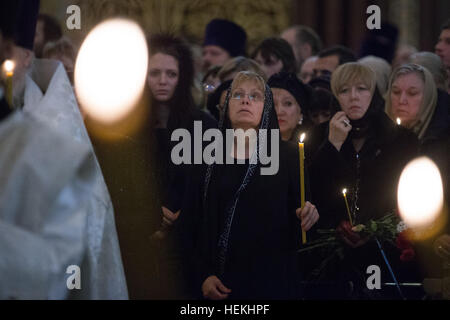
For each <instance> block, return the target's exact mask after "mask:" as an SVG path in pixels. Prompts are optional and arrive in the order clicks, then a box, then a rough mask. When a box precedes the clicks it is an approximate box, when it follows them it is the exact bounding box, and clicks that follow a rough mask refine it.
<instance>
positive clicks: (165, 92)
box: [147, 53, 179, 102]
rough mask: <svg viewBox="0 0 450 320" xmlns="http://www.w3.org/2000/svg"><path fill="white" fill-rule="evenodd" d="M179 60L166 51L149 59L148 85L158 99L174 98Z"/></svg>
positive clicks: (164, 100) (163, 100) (165, 100)
mask: <svg viewBox="0 0 450 320" xmlns="http://www.w3.org/2000/svg"><path fill="white" fill-rule="evenodd" d="M178 79H179V69H178V61H177V60H176V59H175V58H174V57H172V56H170V55H168V54H164V53H156V54H154V55H152V56H151V57H150V59H149V61H148V78H147V82H148V86H149V87H150V90H151V92H152V95H153V97H154V98H155V99H156V101H160V102H167V101H169V100H170V99H172V97H173V95H174V93H175V89H176V87H177V84H178Z"/></svg>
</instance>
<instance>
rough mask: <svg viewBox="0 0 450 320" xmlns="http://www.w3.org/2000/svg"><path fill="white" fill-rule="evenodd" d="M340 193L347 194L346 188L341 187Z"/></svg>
mask: <svg viewBox="0 0 450 320" xmlns="http://www.w3.org/2000/svg"><path fill="white" fill-rule="evenodd" d="M342 194H343V195H344V196H345V195H346V194H347V189H346V188H344V189H342Z"/></svg>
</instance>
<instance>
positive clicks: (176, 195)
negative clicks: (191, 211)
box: [92, 111, 216, 299]
mask: <svg viewBox="0 0 450 320" xmlns="http://www.w3.org/2000/svg"><path fill="white" fill-rule="evenodd" d="M190 119H191V121H190V124H191V125H189V126H188V127H187V128H185V129H187V130H188V131H189V132H190V133H191V136H193V121H195V120H201V121H202V123H203V130H206V129H208V128H211V127H215V126H216V122H215V120H213V119H212V118H211V117H210V116H209V115H207V114H206V113H204V112H201V111H194V113H193V114H192V117H191V118H190ZM147 124H148V125H147V126H144V127H143V128H141V130H140V131H138V132H135V133H134V134H133V135H132V136H127V137H123V136H120V137H117V139H116V140H112V141H109V140H108V141H107V140H100V139H98V138H97V137H93V139H92V141H93V144H94V147H95V150H96V154H97V157H98V160H99V163H100V166H101V168H102V171H103V175H104V178H105V182H106V185H107V187H108V190H109V192H110V195H111V200H112V203H113V206H114V213H115V219H116V227H117V233H118V237H119V244H120V249H121V254H122V260H123V264H124V271H125V276H126V279H127V286H128V292H129V296H130V298H131V299H168V298H179V297H182V296H183V295H184V293H183V291H184V288H183V283H182V276H181V275H180V271H179V265H180V260H179V258H178V256H177V254H176V252H175V251H174V248H173V242H174V240H173V239H172V237H169V238H168V239H167V238H166V239H165V241H164V242H155V241H151V236H152V234H153V233H154V232H155V231H157V230H158V229H159V228H160V226H161V222H162V211H161V206H162V205H164V206H166V207H168V208H169V209H171V210H172V211H176V210H178V209H182V210H183V208H182V203H183V201H184V198H185V197H186V196H187V192H186V190H187V189H186V188H187V181H188V180H189V176H190V170H191V168H192V165H179V166H176V165H174V164H173V163H172V161H171V156H170V154H171V149H172V146H173V145H174V144H175V142H171V141H170V134H171V130H170V129H169V130H166V129H156V130H155V129H152V128H151V127H150V125H149V124H150V122H148V123H147ZM174 129H175V128H174Z"/></svg>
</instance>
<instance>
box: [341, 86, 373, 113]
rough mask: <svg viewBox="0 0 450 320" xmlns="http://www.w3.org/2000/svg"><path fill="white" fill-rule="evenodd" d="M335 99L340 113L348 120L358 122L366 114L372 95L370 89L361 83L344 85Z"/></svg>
mask: <svg viewBox="0 0 450 320" xmlns="http://www.w3.org/2000/svg"><path fill="white" fill-rule="evenodd" d="M337 99H338V101H339V104H340V106H341V109H342V111H344V112H345V114H346V115H347V117H348V118H349V119H350V120H359V119H361V118H362V117H363V116H364V115H365V114H366V112H367V109H368V108H369V105H370V101H371V100H372V93H371V92H370V88H369V87H368V86H366V85H365V84H363V83H362V82H356V83H354V84H352V85H344V86H343V87H342V88H341V89H340V90H339V92H338V95H337Z"/></svg>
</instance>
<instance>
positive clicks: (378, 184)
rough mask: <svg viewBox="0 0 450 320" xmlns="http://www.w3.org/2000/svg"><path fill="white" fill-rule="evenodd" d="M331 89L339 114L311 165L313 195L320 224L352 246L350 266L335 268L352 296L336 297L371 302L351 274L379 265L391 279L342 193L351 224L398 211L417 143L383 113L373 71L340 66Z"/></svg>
mask: <svg viewBox="0 0 450 320" xmlns="http://www.w3.org/2000/svg"><path fill="white" fill-rule="evenodd" d="M331 89H332V92H333V94H334V96H335V97H336V99H337V101H338V103H339V107H340V111H339V112H337V113H336V114H335V115H334V116H333V117H332V119H331V120H330V123H329V133H328V138H327V139H326V141H324V143H323V144H322V146H321V147H320V148H319V151H318V152H317V154H316V157H315V158H314V159H313V161H312V164H311V170H310V172H311V187H312V194H313V197H314V201H315V202H316V204H317V207H318V209H319V212H321V225H322V226H326V227H331V228H337V229H338V230H339V232H340V235H341V238H342V240H343V241H344V242H345V243H346V244H347V245H348V250H349V254H348V255H347V256H348V257H349V258H348V260H346V263H347V265H346V266H345V267H344V266H342V265H340V266H341V267H342V269H339V268H340V266H338V265H337V266H336V269H335V271H336V278H335V279H334V280H336V281H337V282H338V283H339V284H340V285H345V284H346V283H348V282H350V281H351V282H352V283H353V284H354V291H353V292H350V293H349V292H342V291H339V290H338V292H336V293H335V294H336V296H335V298H337V297H339V298H368V297H367V296H366V295H365V292H364V288H366V284H365V279H364V278H361V277H356V276H355V274H353V273H351V274H350V273H348V271H349V270H358V271H359V272H360V273H361V274H365V270H366V268H367V266H368V265H371V264H376V265H378V266H380V267H381V269H382V272H383V276H384V275H386V277H389V273H388V272H387V269H386V267H385V264H384V262H383V261H382V259H381V255H380V253H379V251H378V249H377V247H376V245H375V244H374V243H373V242H367V239H364V238H362V237H361V236H360V235H359V234H358V233H356V232H354V231H353V230H352V228H351V225H350V223H349V220H350V219H349V217H348V214H347V209H346V206H345V202H344V201H343V197H342V190H343V189H344V188H346V189H347V198H348V202H349V207H350V215H351V220H352V222H353V225H357V224H361V223H362V224H364V223H367V222H368V221H369V220H370V219H377V218H380V217H382V216H384V215H386V214H387V213H388V212H392V210H394V209H396V208H397V203H396V194H397V192H396V187H397V183H398V179H399V177H400V174H401V172H402V169H403V167H404V166H405V165H406V164H407V163H408V161H410V160H411V159H413V158H414V157H415V156H416V154H417V139H416V138H415V137H414V135H413V134H412V133H410V132H408V130H406V129H404V128H401V127H399V126H397V125H395V124H394V122H392V121H391V120H390V119H389V118H388V116H387V115H386V114H385V113H384V101H383V99H382V98H381V96H380V94H379V92H378V90H376V76H375V74H374V72H373V71H372V70H371V69H370V68H368V67H366V66H364V65H362V64H360V63H346V64H344V65H341V66H339V67H338V68H337V69H336V70H335V71H334V72H333V75H332V78H331ZM385 249H387V250H388V249H389V248H385ZM393 250H395V249H393ZM398 256H399V255H398ZM398 256H397V257H398ZM349 266H350V267H351V268H350V267H349ZM340 271H342V272H340Z"/></svg>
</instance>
